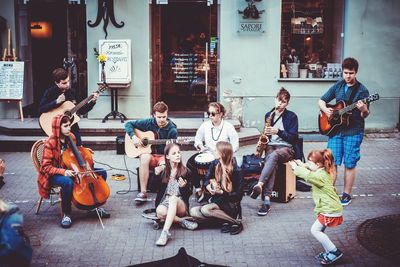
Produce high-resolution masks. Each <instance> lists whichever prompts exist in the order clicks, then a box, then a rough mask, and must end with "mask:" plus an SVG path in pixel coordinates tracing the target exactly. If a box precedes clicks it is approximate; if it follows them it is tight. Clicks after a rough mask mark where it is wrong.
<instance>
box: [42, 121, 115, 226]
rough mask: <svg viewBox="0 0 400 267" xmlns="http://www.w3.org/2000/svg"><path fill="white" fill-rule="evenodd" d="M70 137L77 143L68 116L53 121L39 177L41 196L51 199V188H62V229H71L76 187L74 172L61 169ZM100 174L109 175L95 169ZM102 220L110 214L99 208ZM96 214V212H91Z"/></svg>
mask: <svg viewBox="0 0 400 267" xmlns="http://www.w3.org/2000/svg"><path fill="white" fill-rule="evenodd" d="M68 136H71V137H72V140H73V141H74V142H76V139H75V136H74V135H73V134H72V133H71V122H70V119H69V117H68V116H64V115H58V116H55V117H54V118H53V120H52V135H51V136H50V137H49V138H48V139H47V140H46V142H45V144H44V150H43V159H42V166H41V167H40V171H39V176H38V186H39V194H40V196H42V197H44V198H49V196H50V188H51V186H60V187H61V209H62V213H63V218H62V220H61V227H63V228H69V227H71V224H72V220H71V200H72V189H73V186H74V182H73V177H74V175H75V173H74V171H72V170H67V169H64V168H62V167H61V157H62V154H63V152H64V151H65V150H66V149H67V148H68V142H69V139H68ZM95 170H97V171H98V174H99V175H101V176H102V177H103V179H106V178H107V173H106V172H105V171H104V170H102V169H95ZM98 211H99V213H100V216H101V217H102V218H109V217H110V214H109V213H107V212H106V211H105V210H104V209H102V208H98ZM91 212H92V214H96V215H97V213H96V211H95V210H93V211H91Z"/></svg>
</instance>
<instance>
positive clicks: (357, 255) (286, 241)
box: [0, 138, 400, 266]
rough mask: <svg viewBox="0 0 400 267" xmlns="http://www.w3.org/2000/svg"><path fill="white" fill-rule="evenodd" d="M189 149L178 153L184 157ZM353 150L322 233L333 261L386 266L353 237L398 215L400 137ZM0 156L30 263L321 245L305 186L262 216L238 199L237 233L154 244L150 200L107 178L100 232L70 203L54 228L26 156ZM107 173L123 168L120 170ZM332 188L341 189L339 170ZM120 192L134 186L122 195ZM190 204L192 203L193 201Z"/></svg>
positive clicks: (298, 251)
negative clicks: (64, 224) (68, 217)
mask: <svg viewBox="0 0 400 267" xmlns="http://www.w3.org/2000/svg"><path fill="white" fill-rule="evenodd" d="M325 145H326V144H325V143H324V142H306V143H305V144H304V152H305V154H307V153H308V151H309V150H310V149H314V148H323V147H325ZM253 150H254V146H247V147H243V148H241V149H240V150H239V153H238V154H239V155H243V154H249V153H251V152H253ZM192 153H194V152H193V151H185V152H184V159H185V160H186V159H188V158H189V156H190V155H191V154H192ZM361 154H362V157H361V161H360V162H359V165H358V173H357V179H356V183H355V187H354V190H353V194H354V196H355V197H354V200H353V202H352V203H351V204H350V205H349V206H347V207H345V209H344V219H345V221H344V224H343V225H341V226H339V227H337V228H333V229H327V234H328V235H329V237H330V238H331V239H332V241H333V242H334V243H335V244H336V245H337V246H338V247H339V248H340V249H341V250H343V251H344V256H343V258H342V259H341V260H340V261H339V262H338V264H337V265H343V266H344V265H346V266H377V265H380V266H391V265H393V266H394V263H391V262H389V261H387V260H386V259H384V258H381V257H379V256H376V255H374V254H372V253H371V252H369V251H367V250H366V249H364V248H363V247H362V246H361V245H360V244H359V242H358V241H357V238H356V231H357V227H358V226H359V225H360V224H361V223H362V222H363V221H365V220H367V219H371V218H374V217H379V216H383V215H390V214H399V213H400V179H399V176H400V165H399V156H400V139H399V138H366V139H365V140H364V142H363V145H362V148H361ZM0 157H1V158H4V159H5V160H6V163H7V170H6V172H7V173H6V175H5V177H6V178H5V181H6V185H5V186H4V187H3V188H2V189H1V190H0V197H1V198H3V199H5V200H7V201H10V202H14V203H16V204H17V205H18V206H19V207H20V209H21V210H22V213H23V214H24V218H25V229H26V232H27V234H28V235H29V236H30V239H31V243H32V245H33V249H34V255H33V261H32V266H126V265H130V264H136V263H141V262H148V261H153V260H159V259H162V258H166V257H170V256H173V255H175V254H176V253H177V252H178V250H179V248H180V247H185V249H186V250H187V253H188V254H189V255H192V256H194V257H196V258H198V259H200V260H201V261H205V262H207V263H215V264H223V265H229V266H318V265H319V263H318V262H316V260H315V259H314V256H315V255H316V254H318V253H319V252H321V251H322V246H321V245H320V244H319V243H318V242H317V241H316V240H315V239H314V237H313V236H312V235H311V233H310V227H311V225H312V223H313V222H314V220H315V218H314V216H313V207H314V204H313V201H312V199H311V193H310V192H297V196H296V198H295V199H294V200H292V201H291V202H289V203H287V204H282V203H273V204H272V209H271V211H270V213H269V214H268V215H267V216H266V217H259V216H257V210H258V205H259V204H260V200H253V199H251V198H249V197H245V198H244V200H243V202H242V208H243V224H244V231H243V232H242V233H241V234H239V235H237V236H231V235H227V234H222V233H220V231H219V229H198V230H196V231H188V230H183V229H181V228H180V227H178V226H175V227H174V228H173V229H172V239H171V240H170V241H169V242H168V244H167V246H165V247H161V248H160V247H156V246H155V241H156V239H157V238H158V236H159V234H160V231H161V230H153V228H152V223H151V221H150V220H147V219H144V218H143V217H141V215H140V214H141V212H142V210H143V209H145V208H151V207H153V205H154V202H149V203H147V204H145V205H144V206H141V207H136V206H135V203H134V200H133V199H134V196H135V195H136V193H137V192H136V191H135V190H136V189H137V183H136V177H132V176H131V180H129V179H127V180H125V181H114V180H111V179H109V180H108V183H109V185H110V188H111V191H112V192H111V196H110V198H109V199H108V201H107V203H106V204H105V205H104V207H105V208H106V209H107V210H108V211H110V212H111V214H112V216H111V218H110V219H105V220H103V221H104V225H105V229H104V230H103V229H102V227H101V225H100V223H99V221H98V219H96V218H93V217H90V216H88V215H87V214H86V212H85V211H81V210H78V209H75V208H74V209H73V215H72V220H73V226H72V228H71V229H68V230H65V229H62V228H61V227H60V226H59V220H60V207H59V206H58V205H54V206H50V204H49V202H45V203H43V205H42V208H41V210H40V213H39V215H35V212H34V209H35V203H36V201H37V199H38V193H37V185H36V178H37V173H36V171H35V169H34V167H33V165H32V163H31V159H30V154H29V153H27V152H21V153H0ZM95 160H96V161H98V162H104V163H107V164H109V165H111V166H113V167H114V168H122V169H123V168H125V165H124V156H123V155H116V152H115V151H96V152H95ZM126 163H127V165H128V167H129V169H130V170H136V166H137V164H138V160H136V159H127V160H126ZM96 166H102V165H101V164H98V163H97V164H96ZM104 167H106V166H104ZM106 168H107V167H106ZM108 173H109V175H111V174H114V173H124V174H126V172H124V171H121V170H110V171H109V172H108ZM337 188H338V191H339V192H341V191H342V188H343V171H342V169H340V173H339V178H338V182H337ZM127 190H133V191H135V192H128V193H125V194H124V192H126V191H127ZM152 197H153V198H154V197H155V195H152ZM191 202H192V204H194V200H193V199H192V200H191ZM394 245H395V244H394Z"/></svg>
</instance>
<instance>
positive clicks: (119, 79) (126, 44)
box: [99, 40, 131, 84]
mask: <svg viewBox="0 0 400 267" xmlns="http://www.w3.org/2000/svg"><path fill="white" fill-rule="evenodd" d="M99 52H100V53H101V54H104V55H106V56H107V61H106V64H105V67H104V70H105V72H106V82H107V83H111V84H112V83H117V84H118V83H119V84H128V83H130V82H131V40H99ZM99 80H101V65H100V64H99Z"/></svg>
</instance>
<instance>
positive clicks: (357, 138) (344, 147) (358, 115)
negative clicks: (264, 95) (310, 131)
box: [318, 57, 369, 206]
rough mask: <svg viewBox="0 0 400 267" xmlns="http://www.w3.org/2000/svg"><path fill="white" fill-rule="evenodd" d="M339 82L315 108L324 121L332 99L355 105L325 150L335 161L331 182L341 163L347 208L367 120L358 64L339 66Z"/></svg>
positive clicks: (349, 62) (330, 111)
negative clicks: (328, 150)
mask: <svg viewBox="0 0 400 267" xmlns="http://www.w3.org/2000/svg"><path fill="white" fill-rule="evenodd" d="M342 70H343V79H342V80H340V81H338V82H337V83H335V84H334V85H333V86H332V87H331V88H329V90H328V91H327V92H326V93H325V94H324V95H323V96H322V97H321V99H320V100H319V101H318V105H319V108H320V109H321V111H322V112H324V113H325V114H326V115H327V117H328V118H330V117H331V115H332V114H333V111H334V109H333V108H329V107H327V105H326V104H327V103H329V102H330V101H332V100H333V99H336V102H339V101H344V102H346V104H347V105H349V104H352V103H357V104H356V107H357V109H354V110H353V112H352V113H351V115H349V125H348V126H347V127H345V126H340V128H339V130H338V132H337V133H336V134H335V135H333V136H330V137H329V140H328V148H330V149H331V150H332V153H333V156H334V159H335V169H336V171H335V175H334V179H333V180H334V182H335V181H336V178H337V166H340V165H341V164H342V161H343V162H344V190H343V194H342V196H341V203H342V205H343V206H347V205H349V204H350V202H351V192H352V188H353V184H354V181H355V178H356V165H357V162H358V161H359V160H360V146H361V142H362V140H363V136H364V128H365V125H364V124H365V122H364V119H365V118H366V117H368V115H369V110H368V104H365V103H364V102H363V101H361V99H363V98H366V97H368V95H369V92H368V89H367V88H366V87H365V86H364V85H363V84H361V83H360V82H359V81H357V79H356V74H357V71H358V62H357V60H356V59H354V58H351V57H349V58H346V59H344V60H343V63H342Z"/></svg>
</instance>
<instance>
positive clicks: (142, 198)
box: [135, 192, 147, 203]
mask: <svg viewBox="0 0 400 267" xmlns="http://www.w3.org/2000/svg"><path fill="white" fill-rule="evenodd" d="M135 201H136V202H140V203H142V202H146V201H147V194H146V193H143V192H140V193H139V194H137V196H136V198H135Z"/></svg>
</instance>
